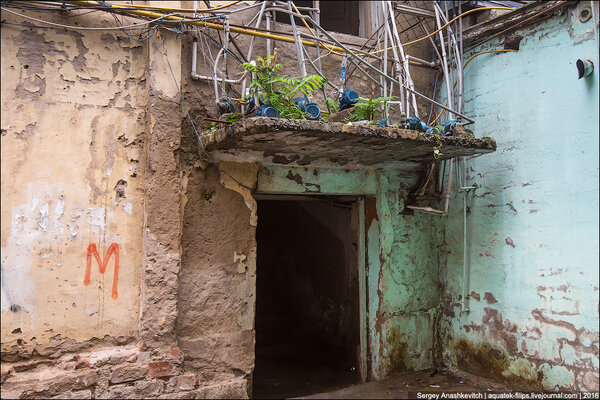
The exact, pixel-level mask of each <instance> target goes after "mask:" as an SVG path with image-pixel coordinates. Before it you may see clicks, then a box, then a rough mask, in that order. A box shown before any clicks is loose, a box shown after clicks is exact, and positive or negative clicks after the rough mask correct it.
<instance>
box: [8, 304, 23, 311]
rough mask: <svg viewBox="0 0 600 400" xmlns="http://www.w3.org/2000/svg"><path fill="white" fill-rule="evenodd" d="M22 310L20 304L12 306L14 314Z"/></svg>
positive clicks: (11, 309)
mask: <svg viewBox="0 0 600 400" xmlns="http://www.w3.org/2000/svg"><path fill="white" fill-rule="evenodd" d="M20 309H21V307H20V306H19V305H18V304H11V305H10V311H12V312H17V311H19V310H20Z"/></svg>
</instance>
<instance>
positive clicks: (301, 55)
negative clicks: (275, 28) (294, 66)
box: [288, 2, 306, 76]
mask: <svg viewBox="0 0 600 400" xmlns="http://www.w3.org/2000/svg"><path fill="white" fill-rule="evenodd" d="M288 11H289V12H290V22H291V24H292V32H293V33H294V41H295V45H296V57H298V67H299V69H300V76H306V62H305V61H304V53H302V49H301V48H300V46H302V41H301V40H300V37H299V36H298V28H296V21H294V16H293V15H292V3H289V2H288Z"/></svg>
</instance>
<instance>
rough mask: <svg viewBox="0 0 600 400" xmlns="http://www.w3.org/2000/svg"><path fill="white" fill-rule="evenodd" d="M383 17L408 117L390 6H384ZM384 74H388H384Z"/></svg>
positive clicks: (401, 96) (403, 109) (401, 109)
mask: <svg viewBox="0 0 600 400" xmlns="http://www.w3.org/2000/svg"><path fill="white" fill-rule="evenodd" d="M383 4H387V3H382V5H383ZM392 17H393V16H392ZM383 19H384V21H385V35H386V36H385V37H386V39H388V38H389V40H390V41H391V42H392V46H391V47H392V54H393V55H394V60H395V62H394V69H395V70H396V73H397V77H398V78H397V80H398V85H399V88H398V89H399V90H400V101H401V103H400V114H402V113H404V114H405V115H406V116H407V117H408V110H405V108H404V90H403V86H404V85H403V84H402V83H400V82H401V81H402V75H401V74H400V66H399V61H398V60H399V57H398V50H397V49H396V46H395V44H394V38H393V37H392V32H391V29H390V22H389V19H390V15H389V8H388V7H387V5H384V6H383ZM386 43H387V40H386ZM385 49H386V50H385V54H386V55H387V50H388V47H387V44H386V46H385ZM384 75H386V76H387V74H384ZM391 93H392V89H391V88H390V96H391Z"/></svg>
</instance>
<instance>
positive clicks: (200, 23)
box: [67, 0, 357, 56]
mask: <svg viewBox="0 0 600 400" xmlns="http://www.w3.org/2000/svg"><path fill="white" fill-rule="evenodd" d="M67 3H71V4H80V5H88V6H94V7H97V6H101V4H100V3H98V2H97V1H87V0H70V1H69V0H68V1H67ZM112 7H113V8H115V9H122V8H129V5H125V6H118V5H115V4H113V5H112ZM125 12H127V13H129V14H133V15H139V16H143V17H147V18H152V19H157V18H161V17H164V19H166V20H169V21H179V22H181V21H182V20H183V19H184V18H182V17H177V16H175V15H164V14H159V13H155V12H151V11H144V10H125ZM184 22H185V23H186V24H190V25H195V26H201V27H207V28H213V29H219V30H225V27H224V26H223V25H221V24H213V23H210V22H204V21H184ZM229 31H231V32H235V33H241V34H244V35H251V36H256V37H262V38H266V39H273V40H279V41H281V42H287V43H295V41H294V39H293V38H289V37H285V36H279V35H273V34H269V33H263V32H258V31H252V30H249V29H242V28H236V27H233V26H231V27H229ZM301 42H302V44H303V45H305V46H310V47H317V46H319V47H321V48H323V49H328V50H329V49H331V50H332V51H337V52H340V53H349V54H352V55H354V56H356V55H357V54H356V53H353V52H352V51H350V52H347V51H346V50H344V49H343V48H341V47H338V46H331V47H327V46H325V45H324V44H323V43H320V42H319V44H318V45H317V44H315V43H313V42H309V41H306V40H301Z"/></svg>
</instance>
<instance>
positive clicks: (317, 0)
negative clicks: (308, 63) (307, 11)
mask: <svg viewBox="0 0 600 400" xmlns="http://www.w3.org/2000/svg"><path fill="white" fill-rule="evenodd" d="M313 4H314V5H315V7H316V9H317V10H316V11H315V21H317V25H321V10H320V9H319V6H320V4H319V0H315V1H314V2H313ZM315 33H316V35H317V40H316V43H317V44H318V43H319V40H320V39H321V34H320V33H319V30H318V29H317V31H316V32H315ZM317 66H318V67H319V71H321V46H317ZM321 74H322V73H321Z"/></svg>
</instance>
